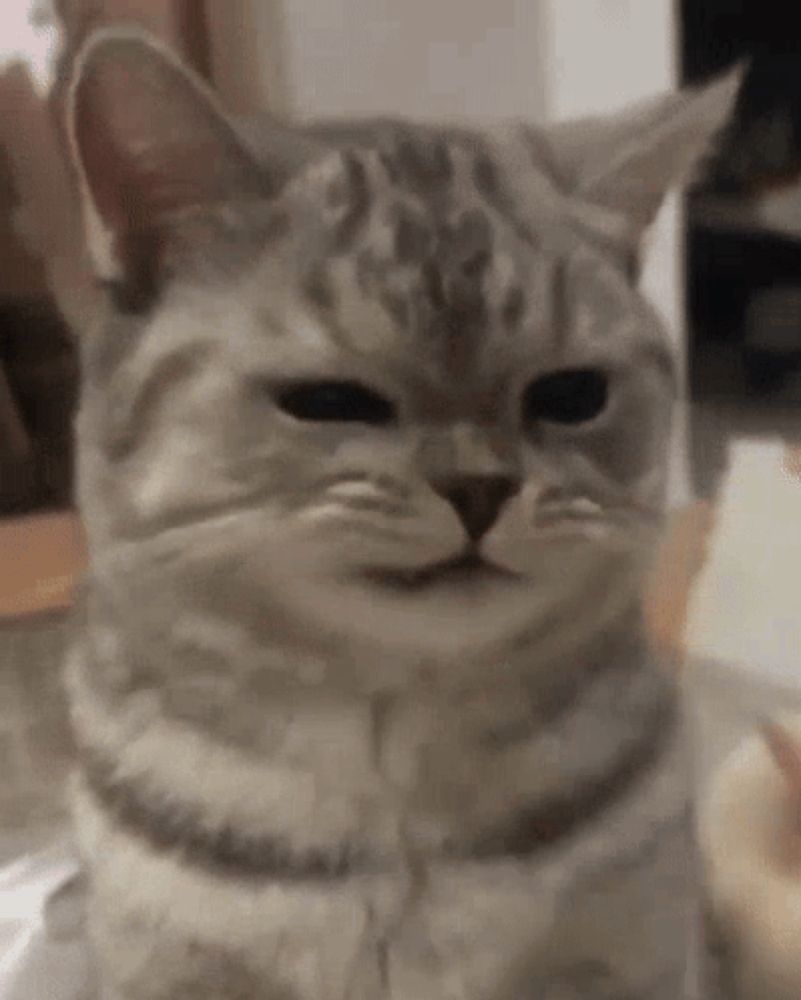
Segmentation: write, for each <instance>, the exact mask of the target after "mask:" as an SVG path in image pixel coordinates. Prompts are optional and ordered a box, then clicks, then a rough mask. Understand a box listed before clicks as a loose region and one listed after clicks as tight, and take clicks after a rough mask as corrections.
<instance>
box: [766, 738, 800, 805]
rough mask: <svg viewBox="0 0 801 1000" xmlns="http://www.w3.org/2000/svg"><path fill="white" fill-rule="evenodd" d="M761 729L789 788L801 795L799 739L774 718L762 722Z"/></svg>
mask: <svg viewBox="0 0 801 1000" xmlns="http://www.w3.org/2000/svg"><path fill="white" fill-rule="evenodd" d="M761 730H762V737H763V739H764V740H765V743H766V744H767V747H768V750H769V751H770V754H771V756H772V757H773V760H774V761H775V763H776V766H777V767H778V768H779V770H780V771H781V773H782V775H783V777H784V779H785V781H786V782H787V785H788V788H789V790H790V791H791V792H792V793H793V794H799V795H801V740H800V739H799V737H798V736H796V735H795V734H794V733H792V732H790V730H789V729H788V728H787V727H786V726H784V725H782V724H781V723H779V722H776V721H774V720H770V721H766V722H763V723H762V726H761Z"/></svg>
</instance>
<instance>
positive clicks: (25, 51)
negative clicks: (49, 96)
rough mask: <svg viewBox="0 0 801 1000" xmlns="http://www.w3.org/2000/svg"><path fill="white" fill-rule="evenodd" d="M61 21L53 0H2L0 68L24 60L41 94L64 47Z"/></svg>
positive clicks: (44, 90) (47, 84) (48, 82)
mask: <svg viewBox="0 0 801 1000" xmlns="http://www.w3.org/2000/svg"><path fill="white" fill-rule="evenodd" d="M61 41H62V36H61V22H60V21H59V18H58V14H57V13H56V9H55V5H54V3H53V0H3V4H2V10H0V71H2V70H4V69H6V68H7V67H8V66H11V65H14V64H15V63H25V64H26V65H27V66H28V68H29V70H30V73H31V77H32V79H33V81H34V83H35V85H36V89H37V90H38V91H39V93H40V95H42V96H44V95H45V94H46V93H47V92H48V91H49V89H50V87H51V86H52V84H53V76H54V72H55V66H56V61H57V59H58V56H59V53H60V50H61Z"/></svg>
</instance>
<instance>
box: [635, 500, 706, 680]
mask: <svg viewBox="0 0 801 1000" xmlns="http://www.w3.org/2000/svg"><path fill="white" fill-rule="evenodd" d="M714 523H715V508H714V506H713V504H712V503H711V502H710V501H708V500H699V501H697V502H696V503H693V504H690V505H689V506H687V507H684V508H683V509H681V510H679V511H676V513H674V514H673V515H672V516H671V517H670V520H669V523H668V529H667V531H666V533H665V538H664V541H663V544H662V547H661V549H660V552H659V555H658V557H657V560H656V563H655V565H654V568H653V570H652V573H651V577H650V580H649V582H648V586H647V587H646V592H645V598H644V606H645V620H646V625H647V627H648V631H649V634H650V636H651V639H652V641H653V642H654V643H655V644H656V646H657V648H658V649H659V651H660V652H661V653H663V654H664V655H665V656H666V657H667V658H668V659H669V660H670V662H672V663H674V664H675V665H676V666H677V667H679V668H680V667H681V665H682V664H683V661H684V655H685V648H684V635H685V631H684V630H685V624H686V618H687V608H688V604H689V600H690V596H691V593H692V588H693V585H694V583H695V580H696V578H697V576H698V574H699V572H700V571H701V569H702V568H703V565H704V562H705V560H706V555H707V546H708V542H709V540H710V538H711V532H712V530H713V528H714Z"/></svg>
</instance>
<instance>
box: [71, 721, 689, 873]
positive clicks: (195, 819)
mask: <svg viewBox="0 0 801 1000" xmlns="http://www.w3.org/2000/svg"><path fill="white" fill-rule="evenodd" d="M674 721H675V707H674V706H673V704H672V703H670V704H668V703H665V702H660V704H658V705H657V706H656V708H655V709H654V710H653V711H652V712H651V714H650V715H649V716H648V717H647V718H646V719H645V720H644V725H643V727H642V732H641V733H640V734H639V736H638V738H637V739H635V740H633V741H631V743H630V744H629V745H628V746H627V747H626V748H625V752H624V753H623V754H622V755H621V756H620V759H619V760H617V761H616V762H615V764H614V766H613V767H612V769H611V770H610V771H609V772H608V773H607V774H605V775H604V776H603V777H602V778H601V779H600V780H598V779H595V780H593V779H585V780H584V781H583V782H582V783H580V784H578V785H577V786H576V787H575V788H574V789H572V790H571V794H570V795H565V796H560V797H555V798H553V799H551V800H550V801H548V802H545V803H539V804H537V805H536V806H532V807H530V808H528V809H525V810H523V811H522V812H521V813H520V814H518V816H516V817H515V818H514V819H513V820H512V822H511V823H509V824H506V825H505V826H504V827H503V828H502V829H498V830H495V831H492V832H491V833H488V834H486V835H483V836H481V837H480V838H479V839H478V840H476V841H474V842H473V843H471V844H467V845H458V846H456V845H445V846H444V847H443V849H442V851H441V856H443V857H456V858H463V859H475V860H482V861H484V860H491V859H497V858H504V857H509V856H513V857H525V856H527V855H529V854H532V853H534V852H536V851H537V850H540V849H542V848H543V847H547V846H549V845H551V844H553V843H555V842H556V841H557V840H561V839H563V838H565V837H568V836H571V835H573V834H574V833H576V832H578V831H579V830H580V829H581V828H582V827H584V826H586V825H587V824H589V823H591V822H592V821H593V820H594V819H596V818H597V817H598V816H599V815H600V814H601V813H602V812H603V811H604V809H605V808H607V807H608V806H610V805H611V804H613V803H615V802H618V801H620V800H621V799H622V798H623V797H624V796H626V795H627V794H628V793H629V792H631V791H632V790H633V789H634V787H635V786H636V784H637V782H638V780H645V778H646V777H647V774H648V772H649V771H650V769H651V768H653V767H654V766H655V765H656V764H657V763H658V762H659V760H660V758H661V756H662V751H663V749H664V748H665V746H666V744H667V742H668V739H669V736H670V735H671V733H672V731H673V722H674ZM84 777H85V780H86V783H87V786H88V788H89V789H90V790H91V792H92V793H93V794H94V796H95V798H96V799H97V801H98V802H99V803H100V804H101V805H102V806H103V808H104V809H105V810H106V811H107V812H108V813H109V814H110V815H111V816H112V817H113V818H114V819H115V821H116V822H117V823H118V824H119V825H120V826H121V827H123V828H124V829H126V830H127V831H128V832H129V833H132V834H136V835H137V836H138V837H140V838H142V839H145V840H147V841H148V843H149V844H150V846H151V847H153V848H155V849H156V850H159V851H178V852H180V853H181V854H182V856H183V857H184V858H185V859H186V860H187V861H188V862H189V863H190V864H194V865H198V866H201V867H203V868H206V869H211V870H216V871H219V872H220V873H226V874H238V875H240V876H251V877H259V878H271V879H295V880H298V879H335V878H342V877H345V876H348V875H356V874H359V875H361V874H371V873H372V874H376V873H380V872H385V871H386V870H387V861H386V859H382V858H380V857H378V856H376V855H375V854H373V853H372V852H371V851H370V850H369V849H366V848H364V847H360V846H357V845H355V844H349V843H345V844H342V843H340V844H339V845H337V846H336V847H332V849H330V850H323V849H317V850H314V849H312V850H307V851H305V852H298V851H295V850H293V849H292V847H291V846H290V844H289V843H288V841H287V839H284V838H278V837H274V836H270V835H264V834H244V833H242V832H239V831H237V830H235V829H234V828H232V827H231V826H222V827H220V828H219V829H217V830H209V829H208V828H207V827H206V826H205V825H204V823H203V815H202V812H201V810H200V809H199V808H198V807H197V806H193V805H191V804H189V803H181V802H177V801H175V800H172V801H167V800H165V799H164V798H161V797H157V796H154V795H152V794H148V793H147V792H145V791H144V790H143V789H142V788H140V787H138V784H137V782H136V781H132V780H128V781H125V780H123V779H121V778H119V777H118V776H117V774H116V769H115V766H114V765H113V764H112V763H110V762H108V761H105V760H103V758H102V757H101V756H100V755H97V754H94V755H92V754H85V755H84ZM433 856H434V857H435V856H436V854H433ZM398 860H399V861H400V860H401V859H400V857H399V859H398ZM390 867H394V866H390Z"/></svg>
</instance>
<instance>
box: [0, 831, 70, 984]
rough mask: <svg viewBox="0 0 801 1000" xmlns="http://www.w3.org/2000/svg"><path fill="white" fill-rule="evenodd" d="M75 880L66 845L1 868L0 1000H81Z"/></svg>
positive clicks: (19, 859)
mask: <svg viewBox="0 0 801 1000" xmlns="http://www.w3.org/2000/svg"><path fill="white" fill-rule="evenodd" d="M80 877H81V876H80V868H79V865H78V862H77V860H76V858H75V855H74V853H73V852H72V850H71V849H70V847H69V846H67V845H57V846H54V847H53V848H51V849H49V850H47V851H43V852H42V853H40V854H33V855H26V856H24V857H20V858H18V859H17V860H15V861H14V862H12V863H11V864H10V865H7V866H6V867H5V868H0V1000H86V998H87V989H88V983H89V975H88V973H89V964H88V954H87V949H86V944H85V939H84V927H83V893H82V886H81V883H80Z"/></svg>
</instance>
